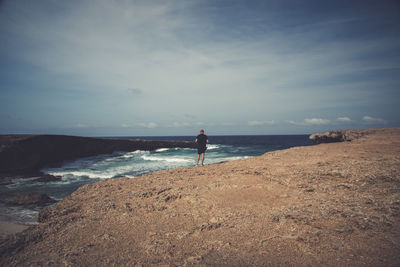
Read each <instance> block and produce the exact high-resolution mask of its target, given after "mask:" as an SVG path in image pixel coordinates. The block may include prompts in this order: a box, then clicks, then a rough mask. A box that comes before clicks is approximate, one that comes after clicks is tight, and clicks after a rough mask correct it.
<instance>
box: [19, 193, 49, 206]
mask: <svg viewBox="0 0 400 267" xmlns="http://www.w3.org/2000/svg"><path fill="white" fill-rule="evenodd" d="M55 202H57V201H56V200H54V199H52V198H50V197H49V196H48V195H46V194H44V193H39V192H29V193H19V194H17V195H15V196H14V198H13V201H12V203H13V204H15V205H45V204H50V203H55Z"/></svg>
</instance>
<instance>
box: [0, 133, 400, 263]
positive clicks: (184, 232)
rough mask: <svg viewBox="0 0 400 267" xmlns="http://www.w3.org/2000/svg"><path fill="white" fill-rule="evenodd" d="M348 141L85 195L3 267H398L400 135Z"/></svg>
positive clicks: (6, 256) (15, 243)
mask: <svg viewBox="0 0 400 267" xmlns="http://www.w3.org/2000/svg"><path fill="white" fill-rule="evenodd" d="M347 131H348V132H342V133H341V134H342V136H343V135H344V136H349V134H350V133H352V138H351V141H350V140H342V141H345V142H334V143H321V144H319V145H315V146H306V147H295V148H291V149H287V150H281V151H274V152H269V153H266V154H264V155H262V156H259V157H254V158H249V159H245V160H236V161H230V162H224V163H220V164H214V165H208V166H204V167H187V168H181V169H175V170H165V171H160V172H156V173H152V174H147V175H143V176H141V177H138V178H135V179H129V178H117V179H111V180H106V181H102V182H98V183H95V184H90V185H85V186H82V187H80V188H79V189H78V190H77V191H75V192H74V193H73V194H72V195H71V196H69V197H67V198H65V199H63V200H62V201H60V202H59V203H57V204H56V205H55V206H52V207H49V208H46V209H44V210H42V211H41V212H40V215H39V220H40V224H39V225H37V226H33V227H30V228H29V229H26V230H24V231H23V232H21V233H18V234H15V235H10V236H8V238H7V239H5V240H2V241H0V255H1V258H0V265H2V266H20V265H40V266H52V265H56V266H64V265H65V266H149V265H157V266H160V265H172V266H175V265H176V266H188V265H195V266H199V265H200V266H209V265H211V266H215V265H218V266H221V265H224V266H399V265H400V230H399V229H400V129H369V130H347ZM325 135H330V134H329V133H328V134H325ZM320 136H324V134H320ZM323 139H324V137H322V138H321V140H323ZM349 139H350V138H349ZM329 141H330V140H328V141H327V142H329Z"/></svg>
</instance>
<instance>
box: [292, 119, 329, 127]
mask: <svg viewBox="0 0 400 267" xmlns="http://www.w3.org/2000/svg"><path fill="white" fill-rule="evenodd" d="M286 122H287V123H290V124H293V125H303V126H305V125H327V124H330V123H331V121H330V120H327V119H321V118H311V119H309V118H306V119H304V120H303V121H301V122H296V121H292V120H288V121H286Z"/></svg>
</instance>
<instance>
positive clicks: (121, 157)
mask: <svg viewBox="0 0 400 267" xmlns="http://www.w3.org/2000/svg"><path fill="white" fill-rule="evenodd" d="M113 138H115V137H113ZM120 138H121V137H120ZM128 138H135V139H136V138H139V139H147V140H163V141H165V140H174V141H193V139H194V138H193V137H188V136H175V137H171V136H168V137H126V138H121V139H128ZM209 141H210V143H209V144H208V145H207V151H206V159H205V162H204V163H205V164H206V165H207V164H213V163H219V162H224V161H230V160H236V159H245V158H248V157H254V156H258V155H261V154H263V153H266V152H269V151H275V150H281V149H286V148H289V147H293V146H305V145H311V144H312V143H311V142H310V140H309V139H308V135H275V136H271V135H269V136H209ZM196 157H197V151H196V150H195V149H189V148H159V149H157V150H154V151H141V150H137V151H133V152H114V153H112V154H106V155H98V156H94V157H88V158H81V159H77V160H75V161H70V162H65V163H64V164H63V165H62V166H61V167H59V168H48V169H43V170H42V172H44V173H48V174H52V175H56V176H61V177H62V179H61V181H56V182H47V183H42V182H35V179H36V178H35V177H32V178H28V179H26V178H24V179H14V180H13V183H12V184H10V185H7V186H0V214H1V216H2V217H3V218H2V219H3V220H9V221H14V222H22V223H32V224H34V223H36V222H37V215H38V212H39V210H40V209H41V208H43V207H38V206H35V205H31V206H16V205H12V204H11V200H12V197H13V195H15V194H17V193H20V192H42V193H46V194H47V195H48V196H50V197H51V198H53V199H55V200H61V199H63V198H64V197H66V196H69V195H70V194H71V193H72V192H74V191H75V190H76V189H77V188H79V187H80V186H82V185H85V184H90V183H94V182H97V181H100V180H104V179H113V178H118V177H131V178H135V177H138V176H140V175H143V174H146V173H151V172H155V171H159V170H166V169H175V168H181V167H188V166H194V165H195V163H196Z"/></svg>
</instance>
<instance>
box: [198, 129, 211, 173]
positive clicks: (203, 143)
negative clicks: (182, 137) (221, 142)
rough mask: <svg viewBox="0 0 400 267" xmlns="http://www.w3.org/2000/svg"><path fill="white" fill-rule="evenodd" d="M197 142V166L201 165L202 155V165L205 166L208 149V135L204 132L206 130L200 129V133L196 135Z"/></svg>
mask: <svg viewBox="0 0 400 267" xmlns="http://www.w3.org/2000/svg"><path fill="white" fill-rule="evenodd" d="M195 142H196V144H197V161H196V166H198V165H199V160H200V155H201V156H202V157H201V166H204V155H205V152H206V149H207V143H208V137H207V135H205V134H204V130H203V129H202V130H200V134H199V135H198V136H197V137H196V141H195Z"/></svg>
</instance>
